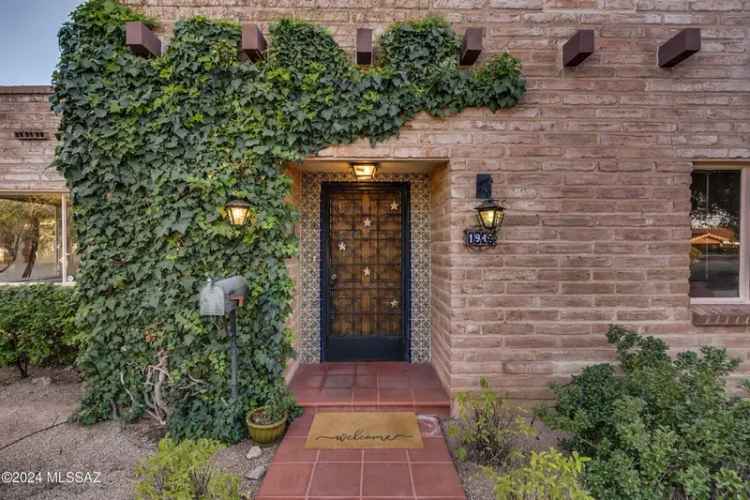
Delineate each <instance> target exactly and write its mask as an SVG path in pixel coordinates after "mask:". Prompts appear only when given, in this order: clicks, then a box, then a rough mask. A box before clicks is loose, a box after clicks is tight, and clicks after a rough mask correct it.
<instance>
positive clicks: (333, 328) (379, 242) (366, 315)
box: [320, 182, 411, 361]
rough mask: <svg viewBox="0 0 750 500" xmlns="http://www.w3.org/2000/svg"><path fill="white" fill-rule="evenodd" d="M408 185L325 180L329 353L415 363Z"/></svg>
mask: <svg viewBox="0 0 750 500" xmlns="http://www.w3.org/2000/svg"><path fill="white" fill-rule="evenodd" d="M408 188H409V186H408V183H405V182H404V183H396V182H393V183H391V182H373V183H350V182H342V183H338V182H325V183H323V184H322V192H321V238H320V241H321V252H320V266H321V269H320V277H321V283H320V293H321V301H320V302H321V336H320V337H321V358H322V360H323V361H409V359H410V352H409V345H410V342H409V324H410V321H409V311H410V288H411V286H410V276H411V272H410V261H409V256H410V254H411V251H410V250H411V248H410V237H409V235H410V230H409V189H408Z"/></svg>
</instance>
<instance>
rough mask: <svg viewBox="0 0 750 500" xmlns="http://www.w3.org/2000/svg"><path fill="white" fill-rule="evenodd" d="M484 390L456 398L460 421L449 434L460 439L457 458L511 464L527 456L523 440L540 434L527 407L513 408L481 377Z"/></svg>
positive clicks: (488, 463)
mask: <svg viewBox="0 0 750 500" xmlns="http://www.w3.org/2000/svg"><path fill="white" fill-rule="evenodd" d="M481 387H482V389H481V391H480V392H478V393H471V392H464V393H460V394H458V396H457V397H456V402H457V408H458V420H457V421H456V422H454V423H451V424H450V425H449V426H448V435H449V436H450V437H452V438H455V439H458V442H459V447H458V448H457V449H456V455H457V456H456V458H458V459H459V460H462V461H463V460H471V461H473V462H476V463H478V464H481V465H491V466H508V465H513V464H516V463H518V462H519V461H520V460H521V459H523V457H524V446H523V441H524V440H525V439H528V438H529V437H532V436H534V435H535V434H536V433H535V431H534V428H533V427H532V426H531V425H529V423H528V422H527V421H526V419H525V418H524V413H525V412H524V410H523V409H521V408H512V407H509V406H507V405H506V404H505V402H504V400H503V399H502V398H501V397H499V396H498V395H497V393H496V392H495V391H493V390H492V389H490V387H489V385H488V384H487V380H486V379H484V378H482V379H481Z"/></svg>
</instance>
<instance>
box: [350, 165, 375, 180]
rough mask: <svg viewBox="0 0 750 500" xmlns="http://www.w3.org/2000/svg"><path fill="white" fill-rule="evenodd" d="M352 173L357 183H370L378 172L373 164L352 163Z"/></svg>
mask: <svg viewBox="0 0 750 500" xmlns="http://www.w3.org/2000/svg"><path fill="white" fill-rule="evenodd" d="M351 166H352V173H354V177H356V178H357V180H358V181H371V180H372V179H373V178H374V177H375V173H376V172H377V171H378V166H377V165H376V164H375V163H352V165H351Z"/></svg>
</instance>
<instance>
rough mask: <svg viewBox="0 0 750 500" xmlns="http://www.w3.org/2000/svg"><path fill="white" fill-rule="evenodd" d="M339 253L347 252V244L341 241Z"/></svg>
mask: <svg viewBox="0 0 750 500" xmlns="http://www.w3.org/2000/svg"><path fill="white" fill-rule="evenodd" d="M339 251H341V252H346V243H344V242H343V241H339Z"/></svg>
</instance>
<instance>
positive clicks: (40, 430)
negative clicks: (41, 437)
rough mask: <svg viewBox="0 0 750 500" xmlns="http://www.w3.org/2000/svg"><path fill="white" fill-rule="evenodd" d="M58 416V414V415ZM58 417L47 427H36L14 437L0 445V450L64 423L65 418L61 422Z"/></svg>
mask: <svg viewBox="0 0 750 500" xmlns="http://www.w3.org/2000/svg"><path fill="white" fill-rule="evenodd" d="M58 417H59V415H58ZM58 417H55V420H54V422H52V425H48V426H47V427H44V428H42V429H38V430H35V431H34V432H30V433H29V434H26V435H25V436H21V437H20V438H18V439H16V440H15V441H11V442H10V443H8V444H6V445H3V446H0V451H3V450H4V449H6V448H10V447H11V446H13V445H14V444H16V443H20V442H21V441H23V440H24V439H26V438H29V437H31V436H35V435H37V434H39V433H40V432H44V431H48V430H50V429H54V428H55V427H59V426H61V425H62V424H64V423H65V420H63V421H62V422H58V421H57V418H58Z"/></svg>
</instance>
